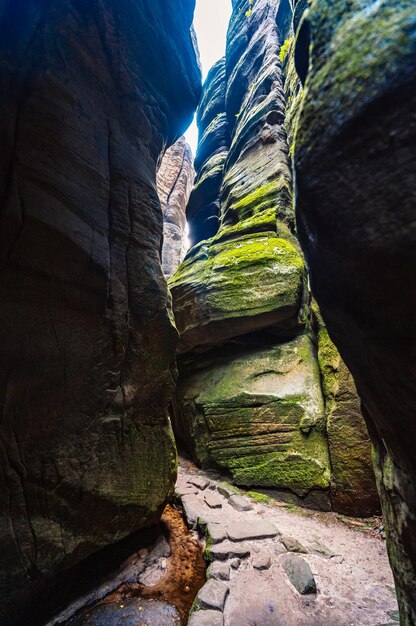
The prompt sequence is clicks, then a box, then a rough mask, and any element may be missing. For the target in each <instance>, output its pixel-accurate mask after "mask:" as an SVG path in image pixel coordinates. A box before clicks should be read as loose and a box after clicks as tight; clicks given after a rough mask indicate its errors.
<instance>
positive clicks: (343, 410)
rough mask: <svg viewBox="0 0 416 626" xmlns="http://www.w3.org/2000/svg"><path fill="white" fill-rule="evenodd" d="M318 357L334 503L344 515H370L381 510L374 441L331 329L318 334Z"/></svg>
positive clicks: (336, 508)
mask: <svg viewBox="0 0 416 626" xmlns="http://www.w3.org/2000/svg"><path fill="white" fill-rule="evenodd" d="M318 359H319V366H320V369H321V374H322V387H323V392H324V397H325V408H326V417H327V430H328V444H329V454H330V459H331V502H332V507H333V509H334V511H337V512H338V513H342V514H343V515H355V516H362V517H368V516H370V515H375V514H378V513H379V512H380V501H379V498H378V494H377V489H376V484H375V478H374V471H373V464H372V457H371V442H370V437H369V435H368V432H367V427H366V424H365V421H364V418H363V416H362V413H361V406H360V399H359V397H358V394H357V390H356V388H355V384H354V379H353V377H352V375H351V373H350V372H349V371H348V368H347V366H346V365H345V363H344V362H343V360H342V359H341V356H340V354H339V352H338V350H337V349H336V347H335V346H334V344H333V343H332V341H331V339H330V337H329V334H328V331H327V329H326V328H325V327H322V328H321V329H320V330H319V333H318Z"/></svg>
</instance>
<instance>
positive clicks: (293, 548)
mask: <svg viewBox="0 0 416 626" xmlns="http://www.w3.org/2000/svg"><path fill="white" fill-rule="evenodd" d="M280 541H281V543H283V545H284V547H285V548H286V550H287V551H288V552H298V553H300V554H307V553H308V551H307V549H306V548H305V547H304V546H303V545H302V544H301V543H300V542H299V541H298V540H297V539H295V538H294V537H289V536H287V535H284V536H282V537H280Z"/></svg>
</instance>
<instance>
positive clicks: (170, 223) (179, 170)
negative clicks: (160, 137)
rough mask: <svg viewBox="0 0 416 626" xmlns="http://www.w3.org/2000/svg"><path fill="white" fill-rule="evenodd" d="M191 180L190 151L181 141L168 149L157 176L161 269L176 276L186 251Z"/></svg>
mask: <svg viewBox="0 0 416 626" xmlns="http://www.w3.org/2000/svg"><path fill="white" fill-rule="evenodd" d="M194 178H195V170H194V166H193V156H192V151H191V148H190V147H189V146H188V144H187V143H186V141H185V138H184V137H181V138H180V139H178V141H177V142H176V143H175V144H174V145H173V146H171V147H170V148H168V150H167V151H166V152H165V154H164V155H163V159H162V162H161V164H160V166H159V169H158V172H157V193H158V196H159V200H160V204H161V207H162V214H163V248H162V269H163V273H164V275H165V277H166V278H170V277H171V276H172V274H174V273H175V272H176V270H177V269H178V266H179V264H180V263H181V261H183V259H184V256H185V254H186V250H187V233H186V214H185V211H186V205H187V203H188V200H189V196H190V193H191V190H192V186H193V183H194Z"/></svg>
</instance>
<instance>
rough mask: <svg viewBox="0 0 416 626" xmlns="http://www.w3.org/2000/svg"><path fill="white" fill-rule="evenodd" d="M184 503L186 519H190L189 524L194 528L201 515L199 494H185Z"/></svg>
mask: <svg viewBox="0 0 416 626" xmlns="http://www.w3.org/2000/svg"><path fill="white" fill-rule="evenodd" d="M182 505H183V508H184V511H185V515H186V519H187V520H188V524H189V525H190V526H191V527H192V528H196V526H197V523H198V518H200V517H201V502H200V500H199V498H198V496H196V495H193V494H190V495H186V496H183V498H182Z"/></svg>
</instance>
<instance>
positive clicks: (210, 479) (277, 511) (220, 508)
mask: <svg viewBox="0 0 416 626" xmlns="http://www.w3.org/2000/svg"><path fill="white" fill-rule="evenodd" d="M176 495H177V497H180V498H181V500H182V503H183V507H184V510H185V515H186V517H187V521H188V524H189V525H190V526H191V527H192V528H195V529H197V530H199V532H200V533H201V534H204V535H205V538H206V558H207V559H208V560H209V561H210V562H211V564H210V566H209V568H208V571H207V582H206V584H205V585H204V586H203V587H202V589H201V590H200V592H199V594H198V596H197V599H196V602H195V605H194V606H195V611H194V612H193V613H192V614H191V616H190V619H189V622H188V624H189V626H395V625H397V624H398V613H397V601H396V598H395V594H394V586H393V578H392V574H391V571H390V567H389V563H388V558H387V553H386V547H385V542H384V541H383V540H382V539H381V538H379V537H376V536H373V535H372V534H371V533H370V532H368V531H366V532H363V531H362V530H358V529H354V528H350V527H348V526H347V525H346V524H345V523H343V522H342V521H341V520H340V519H338V517H337V516H336V515H334V514H330V513H315V512H310V511H304V510H300V509H295V510H293V508H291V507H288V506H287V505H283V504H278V503H276V502H273V501H272V502H270V503H263V502H262V503H260V502H257V501H256V500H254V499H252V498H250V497H248V496H245V495H243V494H241V493H238V490H237V492H236V490H235V488H234V487H232V486H230V485H229V484H227V483H226V482H224V481H222V480H221V477H220V476H219V475H218V474H217V473H215V472H204V471H200V470H198V469H197V468H196V467H195V466H193V465H192V464H191V463H189V461H185V460H181V462H180V468H179V477H178V482H177V486H176Z"/></svg>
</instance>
